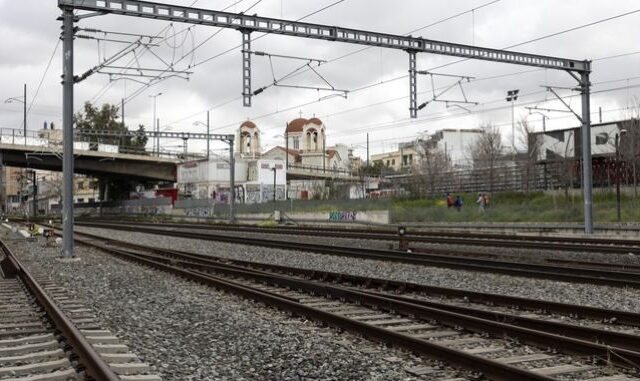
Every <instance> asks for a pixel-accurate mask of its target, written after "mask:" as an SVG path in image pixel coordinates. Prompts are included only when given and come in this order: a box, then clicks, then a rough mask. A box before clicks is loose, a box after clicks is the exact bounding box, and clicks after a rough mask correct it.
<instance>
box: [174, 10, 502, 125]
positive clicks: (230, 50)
mask: <svg viewBox="0 0 640 381" xmlns="http://www.w3.org/2000/svg"><path fill="white" fill-rule="evenodd" d="M500 1H501V0H493V1H490V2H487V3H484V4H481V5H479V6H476V7H474V8H471V9H468V10H465V11H462V12H459V13H456V14H454V15H451V16H447V17H445V18H443V19H440V20H438V21H435V22H432V23H430V24H427V25H425V26H421V27H419V28H417V29H414V30H412V31H409V32H407V33H406V34H407V35H409V34H411V33H417V32H419V31H422V30H424V29H427V28H431V27H434V26H436V25H439V24H442V23H444V22H446V21H450V20H453V19H455V18H457V17H460V16H462V15H465V14H468V13H469V12H471V11H472V10H478V9H482V8H485V7H488V6H490V5H492V4H495V3H498V2H500ZM341 2H342V1H336V2H334V3H331V4H329V5H327V6H325V7H323V8H321V9H319V10H317V11H314V12H312V13H309V14H307V15H305V16H303V17H302V18H300V19H298V20H296V21H300V20H303V19H305V18H307V17H310V16H312V15H315V14H317V13H319V12H321V11H324V10H326V9H328V8H329V7H332V6H335V5H337V4H339V3H341ZM265 35H266V34H263V35H261V36H259V37H258V38H260V37H264V36H265ZM256 39H257V38H256ZM256 39H254V41H255V40H256ZM240 47H242V45H238V46H234V47H232V48H229V49H227V50H224V51H222V52H220V53H217V54H216V55H214V56H211V57H209V58H208V59H207V60H212V59H215V58H219V57H222V56H223V55H225V54H227V53H230V52H232V51H234V50H237V49H238V48H240ZM371 48H372V47H371V46H367V47H364V48H359V49H356V50H354V51H352V52H349V53H347V54H344V55H342V56H338V57H335V58H332V59H329V60H327V61H325V62H324V63H323V65H324V64H328V63H332V62H336V61H339V60H341V59H344V58H347V57H349V56H352V55H355V54H358V53H361V52H363V51H365V50H368V49H371ZM201 63H204V62H203V61H201ZM307 71H308V70H302V71H301V72H300V73H298V74H303V73H305V72H307ZM298 74H296V75H293V76H292V77H295V76H297V75H298ZM406 77H407V76H406V75H405V76H402V77H398V78H396V79H394V80H398V79H401V78H406ZM387 82H391V81H380V82H377V83H378V85H379V84H383V83H387ZM373 86H376V85H375V84H374V85H371V87H373ZM361 90H363V89H356V90H355V91H361ZM351 91H354V90H351ZM238 99H242V96H239V97H235V98H233V99H232V100H238ZM230 101H231V100H230ZM224 103H225V104H228V103H231V102H224ZM213 109H214V108H209V109H208V110H205V111H211V110H213ZM201 113H202V111H199V112H197V113H194V114H192V115H190V116H187V117H184V118H181V119H179V120H175V121H172V122H171V123H179V122H181V121H183V120H186V119H189V118H192V117H194V116H196V115H198V114H201ZM171 123H170V124H171Z"/></svg>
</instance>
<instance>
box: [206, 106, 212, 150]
mask: <svg viewBox="0 0 640 381" xmlns="http://www.w3.org/2000/svg"><path fill="white" fill-rule="evenodd" d="M210 131H211V125H210V124H209V110H207V161H209V143H210V141H211V139H210V138H209V134H210V133H211V132H210Z"/></svg>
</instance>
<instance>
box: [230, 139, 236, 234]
mask: <svg viewBox="0 0 640 381" xmlns="http://www.w3.org/2000/svg"><path fill="white" fill-rule="evenodd" d="M234 144H235V142H234V139H233V135H231V139H230V140H229V165H230V168H229V176H230V179H229V188H230V189H229V197H230V198H231V200H229V220H230V221H231V223H233V222H235V221H236V215H235V204H236V163H235V158H234V155H233V145H234Z"/></svg>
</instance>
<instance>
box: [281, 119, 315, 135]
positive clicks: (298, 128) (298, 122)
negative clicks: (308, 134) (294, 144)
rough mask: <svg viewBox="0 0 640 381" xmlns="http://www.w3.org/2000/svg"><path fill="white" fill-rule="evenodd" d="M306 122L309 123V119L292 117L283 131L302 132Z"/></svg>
mask: <svg viewBox="0 0 640 381" xmlns="http://www.w3.org/2000/svg"><path fill="white" fill-rule="evenodd" d="M307 123H309V121H308V120H306V119H304V118H298V119H294V120H292V121H291V122H289V124H287V129H286V130H285V132H287V133H290V132H302V130H303V129H304V126H305V125H306V124H307Z"/></svg>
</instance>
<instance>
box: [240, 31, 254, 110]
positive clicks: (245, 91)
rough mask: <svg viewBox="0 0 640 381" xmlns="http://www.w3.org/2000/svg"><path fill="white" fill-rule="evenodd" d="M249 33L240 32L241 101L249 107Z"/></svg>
mask: <svg viewBox="0 0 640 381" xmlns="http://www.w3.org/2000/svg"><path fill="white" fill-rule="evenodd" d="M251 95H252V94H251V32H250V31H242V99H243V102H244V107H251Z"/></svg>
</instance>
